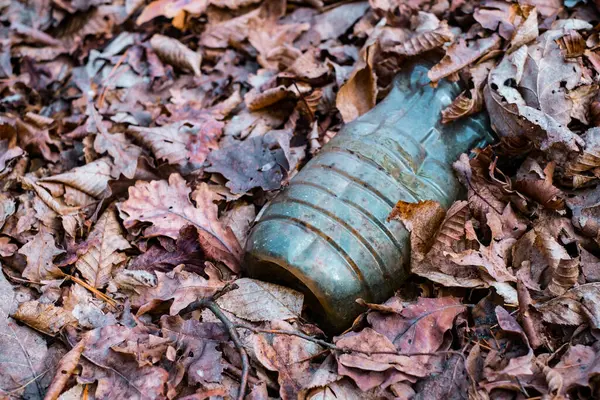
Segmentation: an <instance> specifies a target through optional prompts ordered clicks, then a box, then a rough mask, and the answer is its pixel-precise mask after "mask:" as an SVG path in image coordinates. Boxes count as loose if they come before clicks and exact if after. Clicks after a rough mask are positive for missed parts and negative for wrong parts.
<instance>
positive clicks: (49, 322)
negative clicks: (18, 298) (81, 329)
mask: <svg viewBox="0 0 600 400" xmlns="http://www.w3.org/2000/svg"><path fill="white" fill-rule="evenodd" d="M12 317H13V318H14V319H16V320H19V321H21V322H23V323H25V324H27V325H29V326H30V327H32V328H33V329H35V330H38V331H40V332H42V333H45V334H47V335H50V336H56V334H57V333H59V332H60V330H61V329H62V328H63V327H64V326H65V325H68V324H71V323H73V322H75V318H74V317H73V315H72V314H71V313H70V312H69V311H67V310H65V309H64V308H62V307H57V306H55V305H53V304H42V303H40V302H39V301H27V302H25V303H21V304H19V308H18V309H17V311H15V313H14V314H13V315H12Z"/></svg>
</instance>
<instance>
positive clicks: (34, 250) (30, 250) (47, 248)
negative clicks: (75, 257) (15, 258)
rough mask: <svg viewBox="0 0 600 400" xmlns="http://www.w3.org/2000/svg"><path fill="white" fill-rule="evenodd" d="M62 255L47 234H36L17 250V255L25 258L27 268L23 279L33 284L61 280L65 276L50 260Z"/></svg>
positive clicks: (51, 237) (52, 238)
mask: <svg viewBox="0 0 600 400" xmlns="http://www.w3.org/2000/svg"><path fill="white" fill-rule="evenodd" d="M62 253H64V250H61V249H59V248H57V247H56V245H55V244H54V237H53V236H52V235H51V234H49V233H47V232H38V234H37V235H35V237H34V238H33V240H31V241H30V242H28V243H26V244H25V245H24V246H23V247H21V248H20V249H19V254H23V255H24V256H25V257H27V267H26V268H25V270H24V271H23V274H22V275H23V277H25V278H27V279H29V280H32V281H34V282H40V281H43V280H50V279H54V278H62V277H63V276H64V275H65V274H64V273H63V272H62V271H61V270H60V269H59V268H58V267H57V266H55V265H54V264H53V262H52V260H53V259H54V257H56V256H57V255H59V254H62Z"/></svg>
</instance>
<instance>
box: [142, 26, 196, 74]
mask: <svg viewBox="0 0 600 400" xmlns="http://www.w3.org/2000/svg"><path fill="white" fill-rule="evenodd" d="M150 45H151V46H152V49H153V50H154V51H155V52H156V54H158V56H159V57H161V58H162V59H164V60H165V61H166V62H167V63H169V64H171V65H173V66H174V67H178V68H181V69H186V70H189V71H192V72H193V73H194V74H195V75H196V76H200V75H202V71H200V64H201V63H202V55H201V54H200V53H198V52H195V51H193V50H191V49H190V48H189V47H187V46H186V45H184V44H183V43H181V42H180V41H179V40H177V39H173V38H171V37H168V36H164V35H160V34H158V33H157V34H155V35H154V36H152V38H151V39H150Z"/></svg>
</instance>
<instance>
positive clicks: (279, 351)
mask: <svg viewBox="0 0 600 400" xmlns="http://www.w3.org/2000/svg"><path fill="white" fill-rule="evenodd" d="M271 328H272V329H280V330H287V331H293V330H294V328H293V327H292V326H291V325H290V324H288V323H287V322H284V321H272V322H271ZM252 344H253V348H254V352H255V354H256V358H257V359H258V360H259V361H260V363H261V364H262V365H263V366H264V367H265V368H267V369H268V370H270V371H276V372H277V373H278V382H279V385H280V389H279V395H280V396H281V398H282V399H284V400H291V399H296V398H297V395H298V392H299V391H300V390H301V389H302V388H303V387H304V386H305V385H306V384H308V383H309V382H310V378H311V375H312V367H311V357H312V356H314V355H316V354H317V353H319V352H320V351H321V350H322V349H321V347H320V346H319V345H317V344H315V343H313V342H310V341H308V340H305V339H301V338H299V337H296V336H289V335H272V334H256V335H254V336H253V341H252Z"/></svg>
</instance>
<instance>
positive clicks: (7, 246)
mask: <svg viewBox="0 0 600 400" xmlns="http://www.w3.org/2000/svg"><path fill="white" fill-rule="evenodd" d="M18 249H19V246H17V245H16V244H12V243H10V239H9V238H7V237H0V256H2V257H10V256H12V255H13V254H15V252H16V251H17V250H18Z"/></svg>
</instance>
